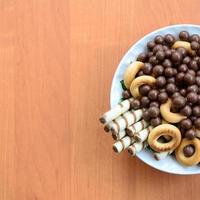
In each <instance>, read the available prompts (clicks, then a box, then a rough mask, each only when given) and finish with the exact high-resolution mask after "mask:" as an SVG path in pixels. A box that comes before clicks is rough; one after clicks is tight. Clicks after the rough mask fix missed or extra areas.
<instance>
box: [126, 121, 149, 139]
mask: <svg viewBox="0 0 200 200" xmlns="http://www.w3.org/2000/svg"><path fill="white" fill-rule="evenodd" d="M147 126H148V123H147V122H146V121H145V120H141V121H138V122H136V123H135V124H133V125H131V126H129V127H127V129H126V133H127V134H128V135H129V136H134V135H135V134H136V133H137V132H139V131H141V130H143V129H144V128H146V127H147Z"/></svg>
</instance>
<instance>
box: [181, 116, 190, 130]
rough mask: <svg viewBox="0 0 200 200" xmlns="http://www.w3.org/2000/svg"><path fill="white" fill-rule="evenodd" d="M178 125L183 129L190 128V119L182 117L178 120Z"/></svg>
mask: <svg viewBox="0 0 200 200" xmlns="http://www.w3.org/2000/svg"><path fill="white" fill-rule="evenodd" d="M180 126H181V127H182V128H184V129H187V130H188V129H190V128H191V127H192V121H191V120H190V119H183V120H182V121H181V122H180Z"/></svg>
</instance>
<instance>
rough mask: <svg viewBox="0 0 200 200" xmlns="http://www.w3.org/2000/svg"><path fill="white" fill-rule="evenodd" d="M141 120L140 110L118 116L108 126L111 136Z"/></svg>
mask: <svg viewBox="0 0 200 200" xmlns="http://www.w3.org/2000/svg"><path fill="white" fill-rule="evenodd" d="M141 118H142V110H141V109H139V110H130V111H127V112H126V113H124V114H123V115H121V116H119V117H118V118H116V119H115V120H113V121H112V122H110V123H111V124H109V126H110V130H111V132H112V133H113V134H116V133H119V132H120V131H122V130H124V129H125V128H127V127H129V126H130V125H132V124H134V123H135V122H137V121H139V120H140V119H141Z"/></svg>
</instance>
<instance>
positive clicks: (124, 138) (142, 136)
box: [100, 98, 152, 156]
mask: <svg viewBox="0 0 200 200" xmlns="http://www.w3.org/2000/svg"><path fill="white" fill-rule="evenodd" d="M131 101H133V98H129V99H126V100H124V101H122V102H121V103H119V104H117V106H115V107H114V108H112V109H111V110H109V111H108V112H106V113H105V114H104V115H103V116H102V117H101V118H100V122H101V123H102V124H104V130H105V131H106V132H111V133H112V137H113V139H114V140H116V142H115V143H114V144H113V150H114V151H115V152H117V153H120V152H122V151H123V150H125V149H127V148H129V147H130V148H129V152H132V156H133V155H136V153H139V152H140V151H141V150H142V149H144V148H146V146H147V142H146V139H147V137H148V134H149V132H150V130H151V128H152V127H151V126H149V124H148V123H147V122H146V121H145V120H143V119H142V113H143V111H142V110H141V109H137V110H133V109H131Z"/></svg>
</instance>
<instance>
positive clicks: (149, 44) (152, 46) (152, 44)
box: [147, 41, 156, 50]
mask: <svg viewBox="0 0 200 200" xmlns="http://www.w3.org/2000/svg"><path fill="white" fill-rule="evenodd" d="M155 45H156V43H155V42H154V41H149V42H148V43H147V48H148V49H150V50H152V49H153V48H154V47H155Z"/></svg>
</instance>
